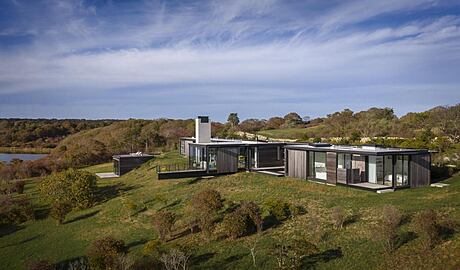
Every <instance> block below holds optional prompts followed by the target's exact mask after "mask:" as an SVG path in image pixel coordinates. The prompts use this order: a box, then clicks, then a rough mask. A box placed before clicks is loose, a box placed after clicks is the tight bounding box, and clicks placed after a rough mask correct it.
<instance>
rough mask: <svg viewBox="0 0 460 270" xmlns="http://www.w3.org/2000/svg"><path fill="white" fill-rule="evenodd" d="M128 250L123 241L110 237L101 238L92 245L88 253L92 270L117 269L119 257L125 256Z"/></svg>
mask: <svg viewBox="0 0 460 270" xmlns="http://www.w3.org/2000/svg"><path fill="white" fill-rule="evenodd" d="M126 251H127V248H126V246H125V242H124V241H123V240H119V239H115V238H113V237H110V236H106V237H103V238H99V239H97V240H95V241H94V242H92V243H91V245H90V246H89V247H88V250H87V251H86V256H87V257H88V259H89V264H90V265H91V269H95V270H106V269H115V267H116V266H117V263H118V260H119V257H120V256H121V255H123V254H125V253H126Z"/></svg>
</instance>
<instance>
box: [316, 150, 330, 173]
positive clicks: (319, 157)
mask: <svg viewBox="0 0 460 270" xmlns="http://www.w3.org/2000/svg"><path fill="white" fill-rule="evenodd" d="M315 178H316V179H321V180H327V173H326V153H324V152H315Z"/></svg>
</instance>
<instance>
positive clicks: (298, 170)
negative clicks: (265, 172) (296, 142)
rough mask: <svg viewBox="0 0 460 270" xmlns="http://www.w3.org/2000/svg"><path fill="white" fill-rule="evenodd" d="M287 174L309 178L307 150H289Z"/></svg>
mask: <svg viewBox="0 0 460 270" xmlns="http://www.w3.org/2000/svg"><path fill="white" fill-rule="evenodd" d="M287 156H288V158H287V175H288V176H289V177H295V178H300V179H307V151H299V150H288V151H287Z"/></svg>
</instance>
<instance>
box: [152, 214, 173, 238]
mask: <svg viewBox="0 0 460 270" xmlns="http://www.w3.org/2000/svg"><path fill="white" fill-rule="evenodd" d="M174 223H176V215H175V214H174V213H172V212H167V211H162V212H158V213H156V214H155V215H154V216H153V218H152V224H153V227H154V228H155V230H156V231H157V233H158V235H159V236H160V239H161V240H162V241H165V240H166V238H167V237H168V236H169V235H170V234H171V231H172V228H173V226H174Z"/></svg>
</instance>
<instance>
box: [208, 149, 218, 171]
mask: <svg viewBox="0 0 460 270" xmlns="http://www.w3.org/2000/svg"><path fill="white" fill-rule="evenodd" d="M208 168H209V170H210V171H214V170H217V149H216V148H209V166H208Z"/></svg>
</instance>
